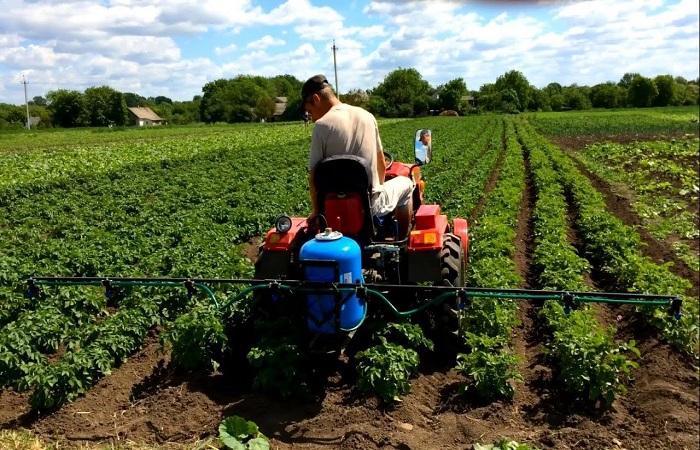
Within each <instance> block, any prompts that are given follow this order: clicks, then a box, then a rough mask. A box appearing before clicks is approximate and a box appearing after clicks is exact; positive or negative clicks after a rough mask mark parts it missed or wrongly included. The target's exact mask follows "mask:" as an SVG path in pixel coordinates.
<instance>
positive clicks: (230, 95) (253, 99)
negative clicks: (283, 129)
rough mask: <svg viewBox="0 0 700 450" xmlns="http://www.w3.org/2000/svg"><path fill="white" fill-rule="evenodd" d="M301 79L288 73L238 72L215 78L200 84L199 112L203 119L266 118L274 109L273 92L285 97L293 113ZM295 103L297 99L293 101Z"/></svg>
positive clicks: (240, 120) (288, 108)
mask: <svg viewBox="0 0 700 450" xmlns="http://www.w3.org/2000/svg"><path fill="white" fill-rule="evenodd" d="M300 91H301V82H300V81H298V80H297V79H296V78H294V77H292V76H290V75H284V76H278V77H274V78H264V77H258V76H248V75H239V76H237V77H236V78H233V79H229V80H227V79H219V80H215V81H212V82H209V83H207V84H206V85H204V87H203V88H202V92H203V93H204V95H203V96H202V100H201V103H200V115H201V118H202V120H203V121H204V122H207V123H211V122H229V123H233V122H250V121H252V120H257V119H260V118H268V117H271V116H272V113H273V112H274V100H273V98H274V97H276V96H284V97H287V101H288V106H287V110H288V113H289V114H297V115H298V112H297V111H298V109H297V110H294V108H293V105H292V104H293V103H294V102H295V101H296V100H298V98H299V96H300V94H299V92H300ZM296 104H298V103H296Z"/></svg>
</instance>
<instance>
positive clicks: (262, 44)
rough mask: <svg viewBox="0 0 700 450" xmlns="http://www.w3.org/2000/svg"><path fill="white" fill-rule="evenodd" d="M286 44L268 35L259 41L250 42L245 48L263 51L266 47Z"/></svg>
mask: <svg viewBox="0 0 700 450" xmlns="http://www.w3.org/2000/svg"><path fill="white" fill-rule="evenodd" d="M286 43H287V42H286V41H285V40H284V39H279V38H276V37H272V36H270V35H269V34H266V35H265V36H263V37H261V38H260V39H258V40H256V41H253V42H250V43H249V44H248V45H247V47H248V48H250V49H253V50H264V49H266V48H268V47H274V46H279V45H284V44H286Z"/></svg>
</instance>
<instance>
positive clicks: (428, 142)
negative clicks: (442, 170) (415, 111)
mask: <svg viewBox="0 0 700 450" xmlns="http://www.w3.org/2000/svg"><path fill="white" fill-rule="evenodd" d="M414 144H415V145H414V151H415V155H416V164H417V165H419V166H422V165H424V164H428V163H429V162H430V160H431V159H433V135H432V133H431V132H430V130H429V129H428V128H421V129H419V130H417V131H416V139H415V143H414Z"/></svg>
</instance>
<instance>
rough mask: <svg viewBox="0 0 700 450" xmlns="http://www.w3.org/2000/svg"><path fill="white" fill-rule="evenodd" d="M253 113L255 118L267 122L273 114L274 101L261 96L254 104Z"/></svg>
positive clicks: (266, 96) (268, 97)
mask: <svg viewBox="0 0 700 450" xmlns="http://www.w3.org/2000/svg"><path fill="white" fill-rule="evenodd" d="M254 112H255V116H256V118H258V119H265V120H268V119H269V118H270V117H272V115H273V114H274V113H275V101H274V100H272V98H270V96H268V95H261V96H260V97H258V100H257V101H256V102H255V109H254Z"/></svg>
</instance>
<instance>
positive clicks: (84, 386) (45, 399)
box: [24, 299, 160, 411]
mask: <svg viewBox="0 0 700 450" xmlns="http://www.w3.org/2000/svg"><path fill="white" fill-rule="evenodd" d="M159 308H160V306H159V305H158V304H157V303H156V302H153V301H148V300H146V299H143V300H142V301H141V302H139V304H138V305H137V306H133V307H131V308H124V309H120V310H119V311H118V312H117V313H115V314H114V315H112V316H111V317H109V318H108V319H105V320H104V321H102V322H100V323H98V324H95V325H94V326H93V327H92V328H91V329H88V330H89V331H87V332H85V333H84V334H83V336H82V337H81V338H80V339H79V340H77V341H76V345H75V347H74V348H71V349H70V350H71V351H69V352H67V353H66V354H65V355H64V356H63V357H62V358H61V359H60V360H59V361H58V362H57V363H55V364H53V365H49V366H46V365H43V366H34V367H33V370H32V371H31V372H30V373H29V374H27V375H26V376H25V378H24V381H25V382H26V383H27V386H31V387H33V389H34V390H33V392H32V395H31V398H30V403H31V406H32V409H34V410H38V411H47V410H52V409H54V408H57V407H59V406H61V405H62V404H63V403H65V402H69V401H72V400H73V399H75V398H76V397H78V396H79V395H81V394H83V393H85V392H86V391H87V390H88V389H89V388H90V387H91V386H92V385H93V383H94V382H95V381H97V380H98V379H99V378H101V377H102V376H105V375H109V374H110V373H111V368H112V367H113V366H115V365H118V364H120V363H121V362H122V361H123V360H124V359H125V358H126V357H127V356H128V355H129V354H131V353H132V352H133V351H134V350H136V349H137V348H138V347H139V346H140V345H141V343H142V342H143V338H144V336H145V335H146V332H147V331H148V329H149V328H151V327H152V326H153V325H156V324H158V323H159V322H160V315H159V312H158V311H159Z"/></svg>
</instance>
